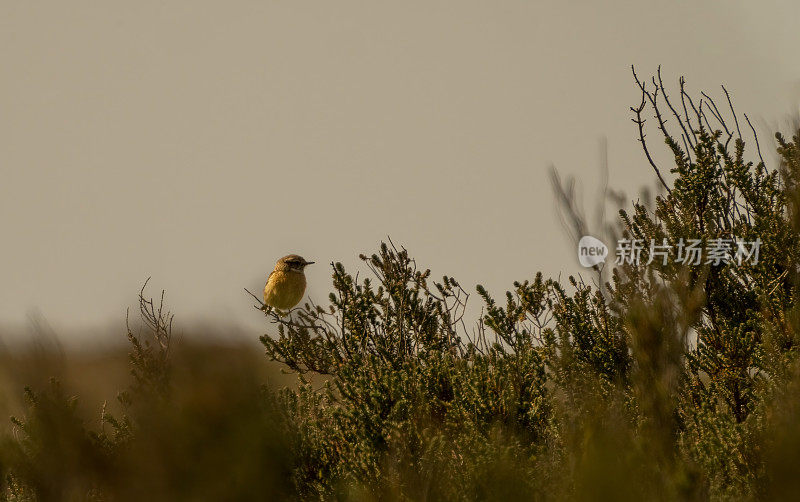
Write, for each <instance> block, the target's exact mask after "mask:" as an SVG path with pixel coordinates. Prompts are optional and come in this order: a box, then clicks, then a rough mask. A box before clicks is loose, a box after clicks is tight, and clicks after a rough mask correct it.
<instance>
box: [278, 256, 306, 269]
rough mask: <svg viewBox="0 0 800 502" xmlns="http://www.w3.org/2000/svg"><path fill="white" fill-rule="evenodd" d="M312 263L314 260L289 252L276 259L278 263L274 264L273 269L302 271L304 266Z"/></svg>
mask: <svg viewBox="0 0 800 502" xmlns="http://www.w3.org/2000/svg"><path fill="white" fill-rule="evenodd" d="M312 263H314V262H313V261H306V259H305V258H303V257H302V256H300V255H296V254H290V255H286V256H284V257H283V258H281V259H280V260H278V263H276V264H275V270H283V271H287V272H288V271H291V272H302V271H303V269H305V268H306V266H308V265H311V264H312Z"/></svg>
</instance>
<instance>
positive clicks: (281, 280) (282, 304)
mask: <svg viewBox="0 0 800 502" xmlns="http://www.w3.org/2000/svg"><path fill="white" fill-rule="evenodd" d="M305 291H306V277H305V274H299V273H296V272H283V271H280V272H273V273H272V274H270V276H269V279H267V284H266V286H264V303H266V304H267V305H270V306H272V307H275V308H277V309H281V310H286V309H290V308H292V307H294V306H295V305H297V304H298V303H300V300H302V299H303V294H304V293H305Z"/></svg>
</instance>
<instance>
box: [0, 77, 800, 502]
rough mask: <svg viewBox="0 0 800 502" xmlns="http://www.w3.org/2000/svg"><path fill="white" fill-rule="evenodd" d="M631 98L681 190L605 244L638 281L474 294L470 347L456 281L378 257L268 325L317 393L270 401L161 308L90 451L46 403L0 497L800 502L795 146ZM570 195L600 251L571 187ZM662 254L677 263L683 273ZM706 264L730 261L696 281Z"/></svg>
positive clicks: (46, 393) (612, 277)
mask: <svg viewBox="0 0 800 502" xmlns="http://www.w3.org/2000/svg"><path fill="white" fill-rule="evenodd" d="M635 80H636V83H637V84H638V86H639V90H640V91H641V97H642V99H641V102H640V103H639V104H638V105H637V106H635V107H633V108H632V109H631V110H632V112H633V118H634V123H635V124H636V125H637V129H638V134H639V139H640V141H641V144H642V147H643V150H644V153H645V157H646V159H647V162H648V163H649V164H650V165H651V167H652V168H653V169H654V170H655V172H656V174H657V177H658V179H659V180H660V183H661V184H662V190H661V193H660V194H659V195H658V196H656V197H655V199H654V200H652V201H650V200H640V201H636V202H634V203H633V205H632V207H631V208H629V209H628V210H623V211H620V214H619V219H618V220H616V222H614V223H613V224H612V225H610V226H609V231H608V234H609V235H608V236H609V237H611V238H612V241H614V240H616V239H621V240H620V241H619V242H621V243H626V245H631V244H633V243H636V242H643V243H646V244H645V245H644V246H643V247H642V249H641V251H640V258H641V259H640V260H638V261H636V260H633V259H625V260H620V263H619V264H618V265H617V266H615V267H612V266H611V265H610V264H609V265H607V266H596V267H595V268H594V269H592V270H589V271H588V273H587V274H586V277H570V278H569V279H568V280H567V281H566V282H565V283H561V282H560V281H558V280H554V279H547V278H545V277H543V275H542V274H537V275H536V276H535V277H533V278H528V279H527V280H523V281H521V282H515V283H514V284H513V289H511V291H508V292H506V294H505V295H504V296H503V297H502V298H498V297H495V296H494V295H493V294H492V293H490V292H489V291H487V290H486V289H485V288H484V287H482V286H478V287H477V296H478V297H479V301H480V302H481V303H482V305H483V311H482V316H481V319H480V320H479V321H478V323H477V324H475V325H473V323H472V322H470V321H468V320H466V319H465V312H466V305H467V299H468V298H469V296H470V294H469V293H468V291H467V290H466V289H464V288H463V287H462V285H461V284H460V283H459V282H458V281H457V280H455V279H453V278H452V277H448V276H445V277H442V278H441V280H438V281H437V280H434V279H432V277H431V273H430V271H429V270H427V269H424V268H423V267H420V266H418V265H417V263H416V261H415V260H414V259H413V258H412V257H411V256H410V254H409V253H408V251H407V250H406V249H405V248H403V247H400V246H396V245H395V244H394V243H392V242H391V241H389V242H388V243H383V244H382V245H381V246H380V249H379V250H378V251H377V252H376V253H374V254H372V255H369V256H367V255H362V256H361V259H362V261H363V263H364V267H365V268H366V269H367V270H368V272H369V275H368V277H366V278H361V277H360V276H359V275H358V274H353V273H352V272H349V271H347V270H346V269H345V268H344V267H343V266H342V265H341V264H340V263H335V264H332V279H333V293H331V295H330V297H329V299H328V300H329V301H328V302H327V304H325V305H321V304H317V303H314V302H309V303H307V304H305V305H304V306H302V307H301V308H298V309H295V310H294V311H293V312H291V313H290V315H288V316H283V315H281V313H278V312H273V311H271V310H269V309H268V308H266V307H264V306H263V305H259V307H261V308H262V309H263V310H264V311H265V315H266V316H267V319H268V320H269V321H270V322H271V323H273V324H274V325H275V326H276V333H274V334H272V335H265V336H263V337H262V338H261V342H262V343H263V345H264V347H265V349H266V354H267V356H268V357H269V358H270V359H273V360H275V361H278V362H279V363H281V364H282V366H283V367H284V368H285V369H286V370H287V371H290V372H293V373H296V374H297V378H298V383H297V385H295V386H292V387H287V388H284V389H281V390H277V391H276V390H275V389H274V388H273V387H268V386H263V385H261V384H260V379H259V377H258V374H259V372H258V370H257V366H256V365H255V363H253V362H252V361H250V360H249V359H247V358H242V357H241V354H240V353H236V352H234V353H230V354H226V353H225V352H224V351H221V350H219V349H218V348H212V349H211V350H209V349H208V348H204V347H202V346H198V347H195V346H191V345H188V344H185V343H184V344H181V346H179V347H177V348H173V347H172V346H173V345H174V343H173V340H172V336H171V319H172V318H171V314H169V313H168V312H166V311H164V310H163V297H162V302H161V303H159V304H158V305H156V303H154V302H153V300H151V299H147V298H146V297H145V295H144V291H142V293H141V294H140V306H141V311H140V314H141V316H142V319H143V321H144V323H143V326H144V331H143V332H142V333H141V334H139V335H137V334H134V332H133V330H130V329H129V332H128V337H129V339H130V342H131V344H132V352H131V357H130V365H131V373H132V377H133V380H132V384H131V386H130V388H128V389H127V390H125V391H124V392H122V393H121V394H120V396H119V403H118V406H117V408H116V410H115V411H114V412H113V413H112V412H111V411H107V410H106V409H104V410H103V413H102V424H101V427H97V428H93V427H91V426H90V425H89V424H87V423H86V420H85V419H84V418H82V417H81V416H80V414H79V413H78V412H77V411H76V407H75V401H74V399H73V398H71V397H68V394H66V393H65V392H64V390H63V388H62V387H61V386H59V385H58V384H56V383H53V385H52V386H51V387H50V388H47V389H38V390H37V389H31V390H28V391H27V399H28V407H27V412H26V413H25V415H24V417H22V418H19V419H14V422H13V424H14V426H13V427H14V430H13V433H11V434H8V435H6V437H5V439H4V440H3V443H2V446H0V468H1V469H2V470H3V473H4V475H3V480H4V485H3V496H4V497H5V498H6V499H8V500H86V499H88V500H142V499H144V498H150V499H155V500H260V499H272V498H291V499H343V500H379V499H391V500H440V499H441V500H474V499H497V500H520V499H522V500H531V499H533V500H576V499H578V500H583V499H591V500H708V499H713V500H775V499H795V498H796V497H797V496H798V494H800V481H798V479H800V476H797V470H798V467H797V466H798V465H800V453H798V452H800V406H798V403H800V366H799V365H798V359H797V351H798V326H799V325H798V321H799V320H800V317H799V316H798V314H799V313H800V312H799V311H798V302H797V279H798V271H800V268H799V267H798V263H800V262H798V258H799V257H800V255H799V253H800V239H798V231H800V214H798V208H800V205H799V204H798V202H799V201H800V200H799V198H800V195H798V189H797V183H798V177H799V176H800V132H798V133H797V134H795V135H794V136H793V138H792V139H791V140H788V139H786V138H784V137H783V136H781V135H780V134H778V135H776V139H777V148H776V152H777V158H778V159H779V161H778V164H777V165H776V166H772V167H770V166H768V165H767V164H766V162H765V161H764V160H763V159H762V158H761V146H760V145H759V143H758V139H757V138H756V137H755V130H754V129H753V128H752V127H751V126H750V125H749V124H750V121H749V119H747V117H746V116H744V117H743V120H742V118H740V117H739V115H738V114H737V113H736V112H735V110H734V108H733V105H732V101H731V100H730V98H729V97H728V96H727V91H726V92H725V96H726V99H725V106H718V104H717V103H716V102H715V101H714V100H713V99H712V98H711V97H710V96H708V95H706V94H701V96H700V99H693V98H692V97H691V96H690V94H689V93H688V92H687V91H686V88H685V84H684V82H683V80H681V81H680V87H679V89H678V90H677V91H676V96H675V97H674V98H673V97H671V96H669V95H668V93H667V89H666V88H665V86H664V84H663V83H662V80H661V75H660V72H659V74H657V75H656V76H655V77H654V78H652V79H651V81H649V82H645V81H641V80H639V79H638V78H636V77H635ZM742 126H744V128H745V130H744V131H743V130H742ZM648 133H651V134H653V133H655V134H657V135H660V136H661V138H662V139H663V140H664V141H663V143H664V145H665V148H666V153H667V156H666V158H669V159H671V160H670V163H669V165H670V166H671V167H670V168H669V169H663V168H662V167H661V164H659V162H661V160H660V159H661V158H662V157H664V155H662V154H660V153H658V152H657V150H656V149H655V148H654V146H653V144H652V143H653V142H652V141H650V142H648V141H647V134H648ZM746 146H747V148H746ZM662 153H663V152H662ZM554 179H556V180H557V177H555V178H554ZM555 188H556V191H557V193H558V195H559V199H560V200H562V201H564V206H563V209H564V213H565V214H566V215H567V217H568V220H569V224H570V225H572V226H573V228H574V229H576V233H578V234H584V233H586V229H587V228H588V224H587V222H586V221H585V220H584V219H583V218H582V217H581V215H580V212H579V211H578V210H577V209H576V208H577V207H578V205H577V204H575V201H574V199H573V198H572V197H571V192H570V188H569V184H561V183H560V182H558V183H557V184H556V186H555ZM651 241H652V242H654V243H656V244H658V245H665V244H669V245H672V246H673V247H672V248H669V252H670V253H671V254H670V255H669V256H668V259H666V260H663V259H662V258H663V257H662V255H658V256H656V254H655V253H652V252H651V249H650V248H649V246H648V244H649V243H650V242H651ZM690 241H698V242H699V243H700V244H702V245H703V246H704V248H705V249H709V247H714V246H717V247H718V246H720V245H722V244H723V243H727V244H728V245H729V246H730V247H729V249H728V254H727V255H725V253H723V255H722V258H720V259H716V260H715V259H707V258H708V256H703V257H702V258H703V259H702V260H699V262H698V263H689V262H688V261H689V260H682V261H681V260H679V259H678V258H679V256H677V255H678V253H679V252H680V253H684V255H685V253H686V252H687V250H686V247H685V246H684V245H685V244H686V243H688V242H690ZM742 241H743V242H749V243H752V242H756V241H758V242H759V243H760V247H759V248H758V250H759V251H758V253H759V254H758V258H757V259H755V256H754V255H752V254H751V255H749V258H750V259H744V260H743V259H741V255H740V254H738V253H739V252H740V250H739V247H738V244H737V243H738V242H742ZM679 243H680V244H679ZM750 251H751V252H752V247H751V248H750ZM637 253H639V251H637ZM651 258H652V260H651ZM684 258H685V256H684ZM611 260H613V257H612V258H611Z"/></svg>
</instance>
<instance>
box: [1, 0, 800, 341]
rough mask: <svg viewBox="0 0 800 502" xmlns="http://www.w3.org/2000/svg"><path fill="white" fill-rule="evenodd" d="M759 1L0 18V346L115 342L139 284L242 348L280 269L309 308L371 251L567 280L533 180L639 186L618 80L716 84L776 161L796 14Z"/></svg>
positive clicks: (206, 9) (556, 232)
mask: <svg viewBox="0 0 800 502" xmlns="http://www.w3.org/2000/svg"><path fill="white" fill-rule="evenodd" d="M769 3H770V2H766V3H764V2H761V3H758V4H755V3H748V2H744V1H736V2H722V1H705V2H677V3H675V4H666V3H663V2H661V3H651V2H627V1H613V2H609V3H608V4H606V6H601V5H597V4H595V3H588V2H587V3H586V4H585V5H580V6H579V5H576V4H572V3H565V2H535V3H533V2H523V1H513V2H512V1H507V2H500V3H498V2H492V3H485V4H483V3H479V2H470V3H466V2H404V3H402V5H400V4H397V5H394V4H380V5H378V4H374V3H370V2H336V3H335V4H334V3H330V2H309V3H298V2H291V3H283V2H244V1H237V2H226V3H219V4H214V3H210V2H170V3H164V2H153V1H141V2H136V3H133V4H123V3H114V4H112V3H93V2H70V3H58V2H43V3H31V2H21V1H7V2H3V3H2V4H1V5H0V58H1V59H2V61H3V67H4V69H5V72H4V73H5V76H4V78H3V79H0V114H2V120H0V152H2V154H0V155H2V158H0V165H1V166H2V167H0V169H2V173H3V179H4V183H2V184H0V215H2V219H1V220H0V222H1V223H0V224H1V225H2V235H3V246H2V252H1V253H0V256H2V260H0V276H2V279H3V287H2V289H0V329H3V328H8V329H18V328H24V327H25V326H27V325H28V323H29V321H28V316H29V315H31V314H30V313H31V312H40V313H41V316H42V317H43V318H44V319H46V320H47V322H48V323H49V324H50V325H51V326H52V327H53V329H54V330H55V331H56V332H57V333H66V334H68V336H77V333H79V332H80V331H81V330H88V331H92V332H94V331H96V330H97V329H99V328H102V327H104V326H107V325H108V324H109V323H112V324H116V325H120V324H121V323H123V322H124V316H125V310H126V308H127V307H128V306H134V305H135V301H136V295H137V293H138V291H139V289H140V288H141V286H142V283H143V282H144V281H145V279H147V278H148V277H152V279H151V281H150V286H149V288H150V289H149V291H150V292H151V293H152V294H153V295H156V294H157V293H158V292H160V290H161V289H165V290H166V292H167V297H166V300H167V304H168V306H169V307H170V309H171V310H172V311H173V312H175V314H176V321H177V322H178V323H179V325H184V326H191V325H192V324H193V323H200V322H208V323H211V324H214V325H220V326H223V325H231V324H232V325H236V326H239V327H241V331H240V332H239V334H237V335H235V336H242V337H248V338H250V335H251V332H252V334H253V335H257V334H260V333H263V332H264V331H265V330H266V323H265V322H264V319H263V318H262V317H260V316H259V313H258V312H256V311H254V310H253V309H252V301H251V299H250V298H249V297H248V296H247V295H246V294H245V293H244V291H243V288H248V289H250V290H251V291H256V292H258V291H260V290H261V288H263V284H264V281H265V279H266V276H267V274H268V273H269V271H270V270H271V269H272V267H273V265H274V263H275V260H276V259H278V258H279V257H281V256H283V255H285V254H288V253H298V254H301V255H302V256H304V257H306V258H307V259H309V260H315V261H316V262H317V264H316V265H313V266H312V267H310V268H309V269H308V274H307V275H308V281H309V288H308V295H309V296H311V297H313V298H314V299H315V300H316V301H318V302H320V303H324V302H326V301H327V295H328V292H329V291H330V289H331V285H330V269H329V267H328V265H327V264H328V263H329V262H332V261H341V262H343V263H344V264H345V265H346V266H347V267H348V268H350V269H355V267H360V265H359V260H358V259H357V257H358V254H359V253H362V252H366V253H371V252H373V251H374V250H376V249H377V246H378V244H379V243H380V241H381V240H384V239H386V237H387V236H391V238H392V239H393V241H394V242H395V243H396V244H398V245H403V246H406V247H407V248H408V249H409V251H410V252H411V254H412V256H413V257H415V258H416V259H417V262H418V263H419V265H420V266H421V267H427V268H431V270H432V272H433V275H434V277H436V276H439V277H441V275H442V274H447V275H450V276H453V277H455V278H457V279H458V280H459V281H460V282H461V284H462V285H463V286H464V287H465V288H466V289H468V290H469V292H470V293H472V292H473V291H474V286H475V284H477V283H481V284H484V285H485V286H486V287H487V288H488V289H489V290H490V291H493V292H494V293H500V292H502V291H505V290H506V289H508V288H510V287H511V283H512V282H513V281H514V280H523V279H526V278H530V277H531V276H533V274H534V273H535V272H537V271H539V270H541V271H542V272H544V273H545V274H546V275H553V276H555V275H557V274H558V273H559V272H562V273H563V274H564V275H567V274H570V273H576V272H579V271H581V268H580V266H579V265H578V263H577V260H576V258H575V252H574V246H573V245H572V244H571V243H570V242H569V241H568V239H567V237H566V235H565V233H564V232H563V230H562V229H561V226H560V224H559V220H558V217H557V216H556V212H555V209H554V208H555V203H554V198H553V196H552V193H551V189H550V183H549V179H548V174H547V173H548V169H549V168H550V167H551V166H555V167H556V168H557V169H558V170H559V171H560V172H561V173H562V175H564V176H567V175H572V176H576V177H577V178H578V180H579V182H580V183H581V185H582V193H583V196H584V199H585V202H586V207H587V208H590V207H591V202H592V201H593V200H594V199H593V197H594V194H595V192H596V187H595V184H596V183H597V180H598V166H599V164H600V153H599V152H600V149H599V144H600V141H601V139H602V138H606V139H607V142H608V154H609V166H610V173H609V174H610V180H609V181H610V186H611V188H614V189H621V190H624V191H625V192H626V193H627V194H628V198H629V199H630V198H633V197H634V196H635V195H636V192H637V190H638V189H639V188H640V187H642V186H654V183H653V182H654V175H653V172H652V170H651V168H650V167H649V165H648V164H647V162H646V160H645V159H644V157H643V155H642V153H641V150H640V147H639V144H638V142H637V133H636V129H635V125H634V124H632V123H631V122H630V117H631V113H630V110H629V107H630V106H632V105H635V104H638V100H639V97H640V95H639V93H638V91H637V89H636V86H635V84H634V82H633V80H632V77H631V73H630V65H631V64H635V65H636V67H637V71H638V73H639V75H640V76H644V77H649V76H650V75H651V74H653V73H654V72H655V71H656V68H657V67H658V65H661V66H662V72H663V75H664V77H665V79H666V81H668V82H669V83H670V86H672V87H673V88H675V87H676V85H677V80H678V77H679V76H681V75H683V76H685V77H686V79H687V82H688V87H689V89H690V92H693V93H697V94H699V92H700V91H701V90H705V91H706V92H707V93H709V94H711V95H712V96H714V97H720V96H721V94H720V87H719V86H720V84H724V85H725V86H726V87H727V88H728V90H729V91H730V92H731V95H732V97H733V100H734V105H735V107H736V109H737V111H738V112H740V113H747V114H748V115H749V116H750V117H751V119H754V122H755V123H756V124H758V125H759V134H760V139H761V146H762V150H763V151H764V154H765V158H768V159H769V158H772V155H771V152H772V150H774V148H772V145H773V141H772V139H771V138H770V134H769V130H774V129H775V128H777V127H779V126H781V125H783V124H784V123H785V121H786V118H787V117H788V116H789V115H790V114H792V113H797V111H798V104H800V60H798V59H797V47H799V46H800V32H798V30H797V29H796V20H797V19H800V4H798V3H796V2H788V1H776V2H773V3H772V6H768V4H769ZM651 122H652V121H651ZM649 125H650V126H652V125H653V124H652V123H651V124H649ZM652 132H653V133H655V130H654V129H653V130H652ZM651 137H652V138H656V137H657V136H656V134H652V136H651ZM657 143H658V142H655V144H656V145H657ZM360 269H361V270H364V269H363V268H360ZM362 275H363V274H362ZM475 296H476V295H474V294H473V295H472V298H471V301H474V300H476V298H475ZM253 339H255V336H253ZM66 341H69V340H66ZM76 342H77V339H76Z"/></svg>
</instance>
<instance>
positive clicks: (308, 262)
mask: <svg viewBox="0 0 800 502" xmlns="http://www.w3.org/2000/svg"><path fill="white" fill-rule="evenodd" d="M314 263H316V262H314V261H307V262H306V265H313V264H314Z"/></svg>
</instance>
